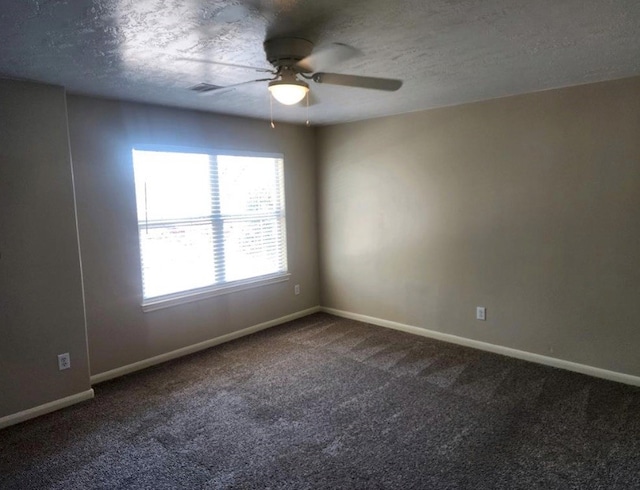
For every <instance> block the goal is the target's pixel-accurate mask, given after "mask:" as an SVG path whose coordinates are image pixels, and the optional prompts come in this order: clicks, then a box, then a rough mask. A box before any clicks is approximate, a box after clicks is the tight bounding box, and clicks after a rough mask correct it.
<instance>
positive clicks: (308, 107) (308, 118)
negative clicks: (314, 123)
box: [307, 90, 309, 126]
mask: <svg viewBox="0 0 640 490" xmlns="http://www.w3.org/2000/svg"><path fill="white" fill-rule="evenodd" d="M307 126H309V91H308V90H307Z"/></svg>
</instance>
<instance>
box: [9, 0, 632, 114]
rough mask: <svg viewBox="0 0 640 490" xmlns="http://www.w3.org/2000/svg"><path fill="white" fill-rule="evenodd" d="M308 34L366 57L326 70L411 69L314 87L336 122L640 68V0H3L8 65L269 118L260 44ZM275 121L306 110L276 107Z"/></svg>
mask: <svg viewBox="0 0 640 490" xmlns="http://www.w3.org/2000/svg"><path fill="white" fill-rule="evenodd" d="M279 35H296V36H300V37H305V38H307V39H309V40H311V41H313V42H314V43H316V45H323V44H327V43H331V42H340V43H346V44H349V45H351V46H353V47H355V48H358V49H359V50H360V51H361V52H362V56H361V57H359V58H357V59H352V60H349V61H346V62H343V63H341V64H339V65H337V66H327V67H322V69H323V71H334V72H338V73H349V74H359V75H370V76H383V77H391V78H400V79H403V80H404V82H405V83H404V86H403V87H402V88H401V89H400V91H398V92H395V93H386V92H377V91H372V90H366V89H355V88H349V87H337V86H328V85H317V84H313V83H312V87H311V90H312V93H313V99H314V100H313V101H314V104H313V105H312V106H311V107H310V108H309V118H310V120H311V123H312V124H330V123H338V122H344V121H351V120H358V119H366V118H371V117H377V116H382V115H387V114H397V113H402V112H408V111H416V110H420V109H427V108H433V107H438V106H445V105H452V104H460V103H464V102H469V101H475V100H482V99H488V98H493V97H500V96H505V95H511V94H518V93H525V92H532V91H537V90H543V89H548V88H555V87H562V86H569V85H576V84H582V83H588V82H594V81H601V80H608V79H615V78H622V77H628V76H633V75H638V74H640V56H639V55H638V54H639V53H640V2H639V1H638V0H535V1H531V0H459V1H456V0H394V1H392V0H351V1H346V0H270V1H268V0H242V1H229V0H182V1H178V0H94V1H81V0H0V74H1V75H2V76H5V77H17V78H26V79H32V80H37V81H42V82H49V83H54V84H59V85H64V86H65V87H67V90H68V91H69V92H71V93H82V94H91V95H98V96H106V97H112V98H119V99H126V100H134V101H142V102H151V103H156V104H163V105H169V106H178V107H188V108H195V109H200V110H205V111H212V112H221V113H228V114H237V115H242V116H251V117H258V118H268V117H269V97H268V92H267V88H266V83H262V84H256V85H252V86H246V87H242V88H238V89H235V90H233V91H229V92H226V93H224V94H218V95H216V96H210V97H202V96H198V95H196V94H195V93H192V92H190V91H189V90H187V89H188V87H190V86H192V85H195V84H197V83H200V82H208V83H212V84H216V85H226V84H232V83H237V82H242V81H246V80H251V79H254V78H263V77H264V74H260V73H255V72H253V71H252V70H246V69H240V68H233V67H227V66H221V65H212V64H207V63H201V62H196V61H190V60H185V58H190V59H201V60H211V61H219V62H224V63H234V64H242V65H251V66H258V67H265V68H268V67H269V65H268V64H267V62H266V60H265V57H264V51H263V48H262V42H263V41H264V39H265V38H267V37H273V36H279ZM274 117H275V119H277V120H282V121H292V122H304V121H305V120H306V108H305V107H285V106H282V105H279V104H277V103H274Z"/></svg>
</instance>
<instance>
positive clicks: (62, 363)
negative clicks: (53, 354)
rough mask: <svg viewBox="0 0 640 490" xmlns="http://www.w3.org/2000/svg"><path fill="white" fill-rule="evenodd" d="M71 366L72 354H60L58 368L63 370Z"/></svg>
mask: <svg viewBox="0 0 640 490" xmlns="http://www.w3.org/2000/svg"><path fill="white" fill-rule="evenodd" d="M70 367H71V356H70V355H69V353H68V352H65V353H64V354H58V369H59V370H60V371H63V370H64V369H69V368H70Z"/></svg>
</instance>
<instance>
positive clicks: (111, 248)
mask: <svg viewBox="0 0 640 490" xmlns="http://www.w3.org/2000/svg"><path fill="white" fill-rule="evenodd" d="M68 100H69V102H68V107H69V127H70V134H71V151H72V155H73V165H74V171H75V176H76V192H77V199H78V219H79V230H80V247H81V250H82V257H83V270H84V279H85V288H86V304H87V328H88V337H89V351H90V353H91V374H92V375H93V374H99V373H103V372H105V371H108V370H111V369H114V368H119V367H122V366H125V365H127V364H131V363H134V362H137V361H141V360H144V359H147V358H149V357H153V356H156V355H160V354H164V353H166V352H169V351H172V350H175V349H179V348H182V347H186V346H190V345H192V344H195V343H198V342H202V341H206V340H209V339H212V338H215V337H218V336H220V335H223V334H226V333H230V332H233V331H237V330H239V329H242V328H244V327H249V326H252V325H255V324H258V323H261V322H265V321H269V320H273V319H275V318H279V317H282V316H284V315H287V314H290V313H294V312H297V311H300V310H304V309H306V308H310V307H313V306H316V305H318V304H319V278H318V261H317V236H316V229H317V227H316V190H315V147H314V131H313V130H312V129H309V128H305V127H301V126H292V125H286V124H278V125H277V127H276V129H275V130H273V129H271V127H270V126H269V123H268V122H265V121H257V120H249V119H242V118H234V117H225V116H216V115H211V114H205V113H198V112H194V111H181V110H175V109H168V108H161V107H153V106H147V105H138V104H130V103H124V102H116V101H107V100H100V99H92V98H87V97H81V96H70V97H69V99H68ZM136 144H164V145H177V146H191V147H204V148H219V149H232V150H245V151H257V152H279V153H283V154H284V158H285V187H286V207H287V235H288V236H287V239H288V243H287V249H288V259H289V271H290V272H291V279H290V280H289V281H288V282H284V283H279V284H272V285H268V286H262V287H259V288H254V289H249V290H245V291H240V292H235V293H231V294H227V295H223V296H218V297H215V298H212V299H206V300H202V301H197V302H193V303H188V304H184V305H181V306H175V307H172V308H168V309H163V310H158V311H153V312H149V313H143V311H142V309H141V307H140V303H141V295H142V286H141V278H140V259H139V249H138V232H137V218H136V206H135V193H134V182H133V168H132V163H131V148H132V146H133V145H136ZM294 284H300V286H301V291H302V292H301V294H300V295H299V296H294V294H293V285H294Z"/></svg>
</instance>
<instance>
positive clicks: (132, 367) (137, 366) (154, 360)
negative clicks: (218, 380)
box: [91, 306, 320, 385]
mask: <svg viewBox="0 0 640 490" xmlns="http://www.w3.org/2000/svg"><path fill="white" fill-rule="evenodd" d="M319 311H320V307H319V306H314V307H313V308H308V309H306V310H301V311H297V312H295V313H291V314H290V315H285V316H283V317H280V318H276V319H275V320H269V321H268V322H263V323H258V324H257V325H253V326H251V327H247V328H244V329H242V330H238V331H237V332H231V333H228V334H226V335H221V336H220V337H216V338H214V339H210V340H205V341H204V342H200V343H198V344H193V345H189V346H187V347H182V348H181V349H176V350H173V351H171V352H167V353H166V354H160V355H159V356H155V357H150V358H149V359H144V360H142V361H138V362H134V363H133V364H127V365H126V366H122V367H119V368H116V369H112V370H110V371H105V372H103V373H99V374H95V375H93V376H91V384H92V385H95V384H98V383H102V382H103V381H108V380H110V379H113V378H117V377H119V376H124V375H125V374H129V373H133V372H135V371H139V370H141V369H145V368H148V367H151V366H154V365H156V364H160V363H162V362H166V361H170V360H172V359H177V358H178V357H182V356H186V355H188V354H193V353H194V352H198V351H201V350H204V349H208V348H209V347H213V346H215V345H218V344H223V343H225V342H229V341H231V340H234V339H237V338H240V337H244V336H246V335H250V334H252V333H255V332H259V331H260V330H265V329H267V328H270V327H274V326H276V325H280V324H282V323H286V322H289V321H291V320H296V319H298V318H302V317H304V316H307V315H311V314H313V313H317V312H319Z"/></svg>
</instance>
